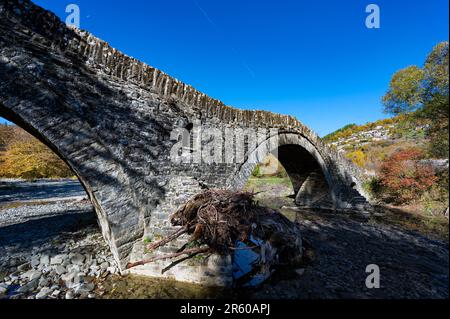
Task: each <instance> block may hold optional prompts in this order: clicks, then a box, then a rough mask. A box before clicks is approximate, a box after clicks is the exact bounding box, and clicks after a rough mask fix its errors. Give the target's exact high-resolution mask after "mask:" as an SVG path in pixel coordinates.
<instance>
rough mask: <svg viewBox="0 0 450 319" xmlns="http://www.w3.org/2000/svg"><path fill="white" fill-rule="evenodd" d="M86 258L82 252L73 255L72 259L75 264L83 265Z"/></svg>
mask: <svg viewBox="0 0 450 319" xmlns="http://www.w3.org/2000/svg"><path fill="white" fill-rule="evenodd" d="M84 259H85V257H84V256H83V255H82V254H78V253H76V254H74V255H73V256H72V258H71V259H70V261H71V262H72V264H75V265H83V262H84Z"/></svg>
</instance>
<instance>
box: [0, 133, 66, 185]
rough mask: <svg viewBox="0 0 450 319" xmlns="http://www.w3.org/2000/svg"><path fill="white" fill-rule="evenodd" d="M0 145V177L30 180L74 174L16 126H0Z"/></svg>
mask: <svg viewBox="0 0 450 319" xmlns="http://www.w3.org/2000/svg"><path fill="white" fill-rule="evenodd" d="M0 142H1V144H0V177H7V178H25V179H34V178H60V177H72V176H73V175H74V174H73V172H72V171H71V170H70V168H69V167H68V166H67V164H66V163H64V161H62V160H61V159H60V158H59V157H58V156H57V155H56V154H55V153H54V152H53V151H52V150H50V149H49V148H48V147H47V146H45V145H44V144H42V143H41V142H40V141H38V140H37V139H35V138H34V137H33V136H31V135H30V134H28V133H26V132H25V131H23V130H22V129H20V128H18V127H15V126H9V127H7V126H4V127H2V128H1V130H0Z"/></svg>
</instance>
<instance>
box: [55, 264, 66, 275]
mask: <svg viewBox="0 0 450 319" xmlns="http://www.w3.org/2000/svg"><path fill="white" fill-rule="evenodd" d="M55 271H56V273H57V274H58V275H62V274H64V273H65V272H66V268H65V267H64V266H61V265H58V266H56V268H55Z"/></svg>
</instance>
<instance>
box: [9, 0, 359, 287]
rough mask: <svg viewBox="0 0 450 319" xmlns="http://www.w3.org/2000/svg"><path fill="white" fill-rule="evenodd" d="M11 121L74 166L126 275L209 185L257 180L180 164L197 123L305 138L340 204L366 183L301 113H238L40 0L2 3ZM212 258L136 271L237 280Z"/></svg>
mask: <svg viewBox="0 0 450 319" xmlns="http://www.w3.org/2000/svg"><path fill="white" fill-rule="evenodd" d="M0 116H3V117H6V118H8V119H10V120H11V121H13V122H15V123H16V124H18V125H20V126H22V127H23V128H25V129H26V130H28V131H29V132H30V133H32V134H33V135H35V136H36V137H38V138H39V139H40V140H41V141H43V142H44V143H46V144H47V145H48V146H50V147H51V148H52V149H53V150H54V151H55V152H56V153H57V154H58V155H59V156H60V157H61V158H62V159H64V160H65V161H66V162H67V163H68V165H69V166H70V167H71V168H72V169H73V170H74V172H75V173H76V174H77V176H78V177H79V178H80V180H81V182H82V183H83V185H84V187H85V188H86V191H87V193H88V195H89V197H90V200H91V201H92V202H93V204H94V207H95V209H96V212H97V216H98V219H99V224H100V226H101V229H102V233H103V236H104V237H105V239H106V241H107V242H108V243H109V245H110V248H111V251H112V252H113V255H114V257H115V259H116V261H117V263H118V265H119V267H120V268H121V269H122V270H124V266H125V265H126V263H127V262H128V261H129V260H130V259H136V258H140V257H142V256H143V255H145V251H144V249H143V241H144V240H145V239H146V237H152V238H155V237H157V236H164V235H166V234H168V233H169V232H171V231H173V228H172V227H171V226H170V225H169V224H168V216H169V214H170V213H172V212H173V211H174V210H175V209H176V208H177V207H178V206H179V205H180V204H181V203H183V202H184V201H185V200H186V199H187V198H188V197H189V196H191V195H192V194H194V193H196V192H197V191H199V190H201V189H202V188H205V187H231V184H232V181H233V178H234V177H235V175H237V174H238V173H239V174H240V176H241V178H242V179H245V178H246V177H245V176H247V177H248V176H249V174H250V173H251V172H250V171H249V167H244V166H243V165H242V164H239V163H235V164H220V163H219V164H201V163H200V164H177V163H174V162H172V161H171V159H170V150H171V148H172V146H173V145H174V144H175V143H176V142H177V141H176V140H173V139H172V138H171V134H170V133H171V132H172V131H173V130H174V129H175V128H179V127H185V126H186V125H187V124H189V123H192V122H193V121H200V122H201V124H202V125H204V126H209V127H215V128H220V129H224V128H225V127H239V128H247V127H250V128H277V129H279V130H280V132H282V133H289V134H294V135H297V136H299V137H301V139H302V140H304V141H307V144H308V145H309V147H310V148H311V150H314V152H316V153H317V154H318V155H317V156H318V157H319V158H320V160H321V161H323V162H324V165H325V166H326V168H327V171H329V172H330V176H331V177H330V180H329V183H331V184H332V185H331V186H332V189H333V191H335V192H336V193H337V194H338V197H339V198H340V201H339V202H340V203H348V202H349V199H348V198H347V197H348V195H349V194H352V192H351V191H349V187H350V184H351V183H353V182H355V181H356V185H357V187H359V186H360V185H361V183H360V175H359V174H360V173H359V171H358V170H357V169H356V168H355V167H354V166H353V165H352V164H351V163H350V162H349V161H347V160H345V159H344V158H342V157H341V156H340V155H339V154H337V153H336V152H335V151H334V150H333V149H330V148H329V147H327V146H326V145H324V144H323V143H322V141H321V140H320V138H319V137H318V136H317V135H316V134H315V133H313V132H312V131H311V130H310V129H309V128H307V127H306V126H304V125H303V124H302V123H301V122H300V121H298V120H297V119H295V118H294V117H291V116H285V115H279V114H274V113H270V112H265V111H245V110H239V109H235V108H232V107H229V106H226V105H224V104H223V103H222V102H220V101H219V100H216V99H213V98H210V97H208V96H206V95H205V94H203V93H201V92H198V91H197V90H195V89H194V88H192V87H191V86H189V85H186V84H184V83H182V82H180V81H178V80H176V79H174V78H172V77H170V76H168V75H167V74H165V73H163V72H161V71H159V70H157V69H155V68H153V67H150V66H148V65H146V64H144V63H142V62H140V61H138V60H136V59H134V58H131V57H129V56H127V55H125V54H123V53H121V52H119V51H117V50H116V49H114V48H112V47H111V46H109V45H108V44H107V43H106V42H104V41H102V40H100V39H98V38H96V37H94V36H93V35H91V34H90V33H88V32H86V31H82V30H77V29H72V28H68V27H66V26H65V24H63V23H62V22H61V21H60V20H59V19H58V18H57V17H56V16H55V15H54V14H52V13H50V12H48V11H46V10H44V9H42V8H40V7H38V6H36V5H34V4H33V3H31V2H30V1H28V0H1V1H0ZM305 143H306V142H305ZM252 151H253V150H248V154H250V153H251V152H252ZM242 169H244V170H246V171H245V172H243V171H242ZM167 249H174V247H168V248H167ZM159 253H163V252H161V251H160V252H159ZM210 258H211V259H208V260H203V261H199V262H198V264H196V265H186V264H181V265H177V266H175V267H173V268H172V269H170V270H167V271H166V272H164V274H161V272H162V270H163V269H164V268H163V267H165V266H167V265H164V264H162V263H161V264H155V265H152V266H148V267H147V268H146V267H144V268H143V269H137V270H136V271H137V272H140V273H145V274H150V275H158V276H160V275H165V276H170V277H173V278H175V279H181V280H187V279H189V278H191V279H192V281H195V282H202V283H209V284H225V283H229V275H230V268H229V266H230V264H229V260H226V259H221V258H219V259H217V258H216V257H210ZM205 278H206V279H205ZM208 278H209V279H208Z"/></svg>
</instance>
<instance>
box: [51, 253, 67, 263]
mask: <svg viewBox="0 0 450 319" xmlns="http://www.w3.org/2000/svg"><path fill="white" fill-rule="evenodd" d="M66 258H67V256H66V255H56V256H54V257H52V258H51V259H50V265H61V264H62V263H63V262H64V259H66Z"/></svg>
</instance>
